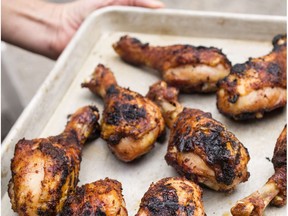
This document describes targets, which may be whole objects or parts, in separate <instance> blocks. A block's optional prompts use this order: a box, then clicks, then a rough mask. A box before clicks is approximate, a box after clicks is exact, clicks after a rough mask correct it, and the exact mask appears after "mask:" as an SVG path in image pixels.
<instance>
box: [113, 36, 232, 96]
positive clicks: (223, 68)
mask: <svg viewBox="0 0 288 216" xmlns="http://www.w3.org/2000/svg"><path fill="white" fill-rule="evenodd" d="M113 48H114V50H115V51H116V52H117V53H118V55H119V56H120V57H121V58H122V59H123V60H124V61H125V62H127V63H130V64H132V65H136V66H147V67H150V68H153V69H155V70H157V71H159V72H161V74H162V76H163V79H164V80H165V81H166V82H167V83H168V84H169V85H171V86H175V87H177V88H178V89H180V91H183V92H187V93H189V92H203V93H206V92H214V91H216V89H217V87H216V83H217V82H218V80H220V79H223V78H224V77H225V76H227V75H228V74H229V72H230V68H231V63H230V61H229V60H228V59H227V57H226V56H225V55H224V54H223V53H222V51H221V50H219V49H217V48H214V47H209V48H207V47H203V46H199V47H195V46H191V45H172V46H166V47H165V46H162V47H161V46H150V45H149V44H147V43H146V44H143V43H141V42H140V41H139V40H138V39H136V38H131V37H129V36H123V37H121V38H120V40H119V41H118V42H117V43H115V44H114V45H113Z"/></svg>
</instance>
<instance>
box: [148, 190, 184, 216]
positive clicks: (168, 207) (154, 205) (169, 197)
mask: <svg viewBox="0 0 288 216" xmlns="http://www.w3.org/2000/svg"><path fill="white" fill-rule="evenodd" d="M153 193H155V194H157V195H159V196H160V197H161V198H162V199H159V198H158V197H150V198H148V199H147V201H146V202H143V204H142V205H145V206H147V208H148V209H149V211H150V212H151V213H152V214H151V216H154V215H155V216H157V215H163V216H164V215H171V216H173V215H176V213H175V212H176V211H177V210H178V209H179V204H178V196H177V193H176V190H175V189H174V188H173V187H169V186H167V185H161V186H160V187H159V188H156V190H155V191H153Z"/></svg>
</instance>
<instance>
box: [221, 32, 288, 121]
mask: <svg viewBox="0 0 288 216" xmlns="http://www.w3.org/2000/svg"><path fill="white" fill-rule="evenodd" d="M286 41H287V39H286V35H277V36H275V37H274V39H273V46H274V48H273V50H272V52H270V53H269V54H268V55H266V56H263V57H260V58H251V59H249V61H247V62H245V63H244V64H236V65H234V66H233V67H232V69H231V73H230V74H229V75H228V76H227V77H226V78H224V79H223V80H222V81H220V82H219V84H218V85H219V89H218V91H217V107H218V109H219V111H220V112H221V113H223V114H224V115H227V116H230V117H232V118H234V119H236V120H244V119H250V118H262V117H263V115H264V112H269V111H272V110H274V109H276V108H279V107H283V106H285V105H286V101H287V90H286V86H287V81H286V77H287V75H286V67H287V60H286V58H287V45H286Z"/></svg>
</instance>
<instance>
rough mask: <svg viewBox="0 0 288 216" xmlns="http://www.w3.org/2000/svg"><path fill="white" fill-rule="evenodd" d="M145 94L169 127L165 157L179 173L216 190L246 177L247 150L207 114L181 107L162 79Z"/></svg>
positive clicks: (247, 173)
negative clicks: (154, 104)
mask: <svg viewBox="0 0 288 216" xmlns="http://www.w3.org/2000/svg"><path fill="white" fill-rule="evenodd" d="M147 96H148V97H149V98H150V99H151V100H153V101H154V102H155V103H156V104H158V105H159V106H160V107H161V109H162V112H163V115H164V118H165V121H166V122H167V125H168V126H169V128H170V129H171V132H170V137H169V144H168V151H167V154H166V156H165V159H166V161H167V163H168V164H169V165H171V166H173V167H174V168H175V169H176V170H177V171H178V172H179V173H180V174H181V175H183V176H185V177H187V178H188V179H193V180H194V181H196V182H199V183H202V184H204V185H206V186H208V187H210V188H212V189H214V190H216V191H230V190H233V189H234V188H235V187H236V185H238V184H239V183H240V182H244V181H246V180H247V179H248V178H249V172H248V171H247V163H248V161H249V159H250V158H249V154H248V151H247V149H246V148H245V147H244V146H243V145H242V143H241V142H240V141H239V140H238V139H237V138H236V137H235V135H234V134H232V133H231V132H229V131H228V130H227V129H226V127H225V126H224V125H223V124H222V123H220V122H218V121H216V120H215V119H213V118H212V116H211V114H210V113H205V112H203V111H201V110H198V109H189V108H183V107H182V106H181V105H180V104H179V103H178V101H177V97H178V91H177V90H176V89H175V88H173V87H167V84H166V83H165V82H164V81H162V82H159V83H156V84H154V85H152V86H151V87H150V90H149V93H148V95H147Z"/></svg>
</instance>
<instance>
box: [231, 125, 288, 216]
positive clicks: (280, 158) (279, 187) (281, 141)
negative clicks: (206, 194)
mask: <svg viewBox="0 0 288 216" xmlns="http://www.w3.org/2000/svg"><path fill="white" fill-rule="evenodd" d="M272 163H273V166H274V170H275V173H274V175H272V176H271V177H270V178H269V180H268V181H267V182H266V184H265V185H264V186H263V187H262V188H261V189H259V190H257V191H256V192H254V193H252V194H251V195H250V196H248V197H246V198H244V199H242V200H240V201H238V202H237V203H236V205H235V206H234V207H233V208H232V209H231V213H232V215H234V216H249V215H251V216H253V215H254V216H261V215H263V214H264V210H265V208H266V207H267V205H268V204H269V203H270V204H271V205H274V206H278V207H281V206H283V205H285V204H286V199H287V128H286V126H285V128H284V129H283V131H282V133H281V134H280V136H279V138H278V139H277V143H276V146H275V149H274V155H273V159H272Z"/></svg>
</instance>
